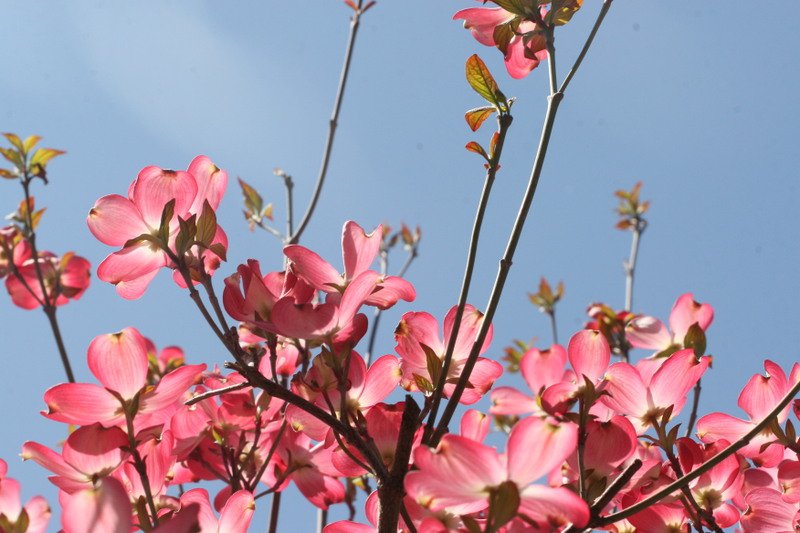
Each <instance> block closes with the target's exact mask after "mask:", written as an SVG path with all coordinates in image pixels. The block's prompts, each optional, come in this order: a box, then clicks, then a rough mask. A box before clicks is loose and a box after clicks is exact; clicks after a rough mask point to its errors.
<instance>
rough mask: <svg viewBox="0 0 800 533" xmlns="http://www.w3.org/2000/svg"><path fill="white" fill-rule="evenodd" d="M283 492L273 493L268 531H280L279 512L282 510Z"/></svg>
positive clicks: (274, 532) (271, 532)
mask: <svg viewBox="0 0 800 533" xmlns="http://www.w3.org/2000/svg"><path fill="white" fill-rule="evenodd" d="M281 494H282V493H281V492H276V493H274V494H273V495H272V502H271V503H270V511H269V530H268V533H276V532H277V531H278V513H279V512H280V510H281Z"/></svg>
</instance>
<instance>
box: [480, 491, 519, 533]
mask: <svg viewBox="0 0 800 533" xmlns="http://www.w3.org/2000/svg"><path fill="white" fill-rule="evenodd" d="M519 501H520V499H519V489H517V485H516V483H514V482H513V481H504V482H503V483H501V484H500V485H499V486H498V487H497V488H496V489H494V490H492V493H491V495H490V496H489V516H490V517H491V518H492V520H491V524H489V525H488V526H487V529H486V531H487V532H492V533H494V532H495V531H497V530H499V529H500V528H501V527H503V526H504V525H505V524H507V523H508V522H510V521H511V520H512V519H513V518H514V517H515V516H517V510H518V509H519Z"/></svg>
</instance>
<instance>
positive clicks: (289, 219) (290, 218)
mask: <svg viewBox="0 0 800 533" xmlns="http://www.w3.org/2000/svg"><path fill="white" fill-rule="evenodd" d="M283 184H284V186H285V187H286V235H287V236H289V235H291V234H292V232H293V231H294V199H293V194H292V192H293V190H294V181H292V177H291V176H290V175H288V174H285V175H284V176H283Z"/></svg>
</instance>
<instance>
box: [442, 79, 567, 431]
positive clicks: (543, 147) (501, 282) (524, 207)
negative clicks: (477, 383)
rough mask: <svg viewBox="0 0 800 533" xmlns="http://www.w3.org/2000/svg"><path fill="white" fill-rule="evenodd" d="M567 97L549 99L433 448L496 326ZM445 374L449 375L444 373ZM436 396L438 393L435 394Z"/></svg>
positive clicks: (554, 96) (551, 96)
mask: <svg viewBox="0 0 800 533" xmlns="http://www.w3.org/2000/svg"><path fill="white" fill-rule="evenodd" d="M563 97H564V94H563V93H556V94H553V95H550V97H549V98H548V101H547V102H548V103H547V113H546V114H545V120H544V125H543V126H542V135H541V138H540V139H539V148H538V149H537V151H536V158H535V160H534V163H533V168H532V169H531V175H530V179H529V180H528V187H527V189H526V191H525V195H524V197H523V199H522V203H521V204H520V208H519V212H518V213H517V218H516V220H515V221H514V226H513V229H512V230H511V235H510V236H509V239H508V243H507V245H506V250H505V253H504V254H503V258H502V259H501V260H500V267H499V269H498V271H497V277H496V278H495V281H494V285H493V287H492V292H491V295H490V297H489V303H488V305H487V306H486V314H485V315H484V317H483V323H482V324H481V328H480V331H479V332H478V336H477V338H476V339H475V342H474V343H473V345H472V350H471V351H470V354H469V357H468V358H467V360H466V362H465V364H464V367H463V369H462V371H461V376H460V377H459V380H458V383H457V384H456V387H455V389H454V390H453V394H452V395H451V396H450V400H449V401H448V402H447V406H446V407H445V410H444V413H442V418H441V420H439V423H438V425H437V426H436V431H435V433H434V434H433V437H432V439H431V440H430V442H429V443H428V444H429V445H431V446H433V445H436V444H437V443H438V442H439V439H441V438H442V435H444V433H445V432H446V431H447V426H448V424H450V419H451V418H452V417H453V414H455V411H456V407H457V406H458V402H459V400H460V399H461V395H462V394H463V393H464V389H465V388H466V386H467V383H468V382H469V376H470V374H471V373H472V369H473V368H474V367H475V363H476V362H477V360H478V356H479V355H480V351H481V347H482V346H483V343H484V341H485V340H486V335H487V334H488V333H489V328H490V327H491V325H492V319H493V318H494V314H495V311H497V306H498V304H499V303H500V296H501V295H502V293H503V287H504V286H505V282H506V279H507V278H508V272H509V270H510V268H511V262H512V260H513V258H514V252H515V251H516V249H517V245H518V244H519V240H520V237H521V235H522V228H523V227H524V226H525V220H526V219H527V218H528V211H529V210H530V207H531V203H532V202H533V197H534V195H535V194H536V187H537V186H538V185H539V178H540V177H541V175H542V167H543V166H544V159H545V155H546V154H547V148H548V146H549V144H550V135H551V134H552V132H553V125H554V124H555V118H556V113H557V111H558V106H559V104H560V103H561V100H562V99H563ZM442 375H445V374H444V373H443V374H442ZM435 393H436V391H435V392H434V394H435ZM440 394H441V393H440ZM435 407H436V406H434V408H435ZM434 414H435V410H434V409H432V410H431V416H430V417H429V418H428V420H429V424H430V425H432V424H433V421H434V418H433V415H434Z"/></svg>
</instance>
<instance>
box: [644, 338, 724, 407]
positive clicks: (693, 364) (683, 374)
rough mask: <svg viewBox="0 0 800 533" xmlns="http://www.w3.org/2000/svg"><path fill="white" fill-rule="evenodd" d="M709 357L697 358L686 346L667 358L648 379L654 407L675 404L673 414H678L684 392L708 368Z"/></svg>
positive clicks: (692, 385)
mask: <svg viewBox="0 0 800 533" xmlns="http://www.w3.org/2000/svg"><path fill="white" fill-rule="evenodd" d="M710 361H711V359H709V358H708V357H701V358H700V360H699V361H698V360H697V357H695V355H694V350H693V349H691V348H687V349H685V350H680V351H678V352H675V353H674V354H672V355H671V356H669V357H668V358H667V360H666V361H665V362H664V364H662V365H661V368H659V369H658V370H657V371H656V373H655V374H653V379H652V380H651V381H650V387H649V389H650V394H651V395H652V398H653V404H654V405H655V406H656V407H669V406H670V405H672V406H675V409H674V412H673V416H674V415H676V414H678V411H680V407H681V406H683V404H684V403H685V401H686V394H687V393H688V392H689V390H691V388H692V387H694V386H695V384H696V383H697V380H698V379H700V377H701V376H702V375H703V373H704V372H705V371H706V369H707V368H708V365H709V362H710Z"/></svg>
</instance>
